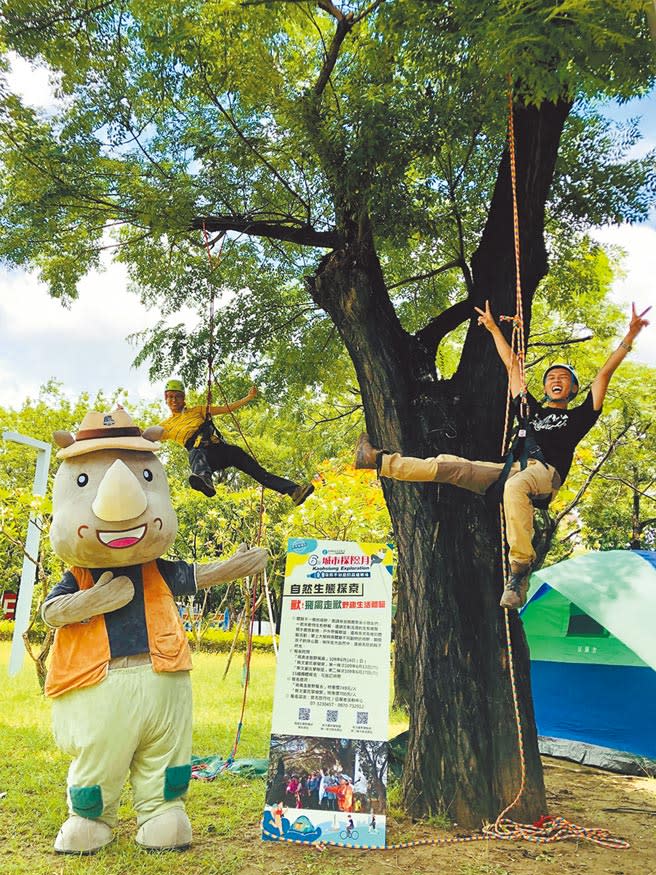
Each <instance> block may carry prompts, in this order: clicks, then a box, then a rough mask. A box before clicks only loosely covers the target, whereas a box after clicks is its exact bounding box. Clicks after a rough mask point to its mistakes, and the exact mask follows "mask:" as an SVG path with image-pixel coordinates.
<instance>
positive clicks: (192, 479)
mask: <svg viewBox="0 0 656 875" xmlns="http://www.w3.org/2000/svg"><path fill="white" fill-rule="evenodd" d="M189 485H190V486H191V488H192V489H195V490H196V491H197V492H202V493H203V495H206V496H207V497H208V498H214V496H215V495H216V489H215V488H214V486H213V485H212V483H211V481H209V480H205V479H204V478H203V477H201V476H200V475H199V474H190V475H189Z"/></svg>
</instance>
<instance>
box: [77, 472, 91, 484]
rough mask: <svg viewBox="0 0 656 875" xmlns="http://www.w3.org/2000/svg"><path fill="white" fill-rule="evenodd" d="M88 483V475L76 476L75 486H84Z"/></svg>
mask: <svg viewBox="0 0 656 875" xmlns="http://www.w3.org/2000/svg"><path fill="white" fill-rule="evenodd" d="M88 482H89V475H88V474H78V475H77V485H78V486H86V485H87V483H88Z"/></svg>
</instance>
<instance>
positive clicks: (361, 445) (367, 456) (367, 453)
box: [354, 431, 380, 468]
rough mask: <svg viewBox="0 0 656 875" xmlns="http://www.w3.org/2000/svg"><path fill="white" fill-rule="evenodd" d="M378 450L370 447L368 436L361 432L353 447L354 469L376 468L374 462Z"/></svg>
mask: <svg viewBox="0 0 656 875" xmlns="http://www.w3.org/2000/svg"><path fill="white" fill-rule="evenodd" d="M378 453H380V450H377V449H376V447H372V445H371V441H370V440H369V435H368V434H367V433H366V432H365V431H363V432H362V434H361V435H360V437H359V438H358V442H357V444H356V446H355V465H354V467H356V468H376V467H377V466H376V461H377V457H378Z"/></svg>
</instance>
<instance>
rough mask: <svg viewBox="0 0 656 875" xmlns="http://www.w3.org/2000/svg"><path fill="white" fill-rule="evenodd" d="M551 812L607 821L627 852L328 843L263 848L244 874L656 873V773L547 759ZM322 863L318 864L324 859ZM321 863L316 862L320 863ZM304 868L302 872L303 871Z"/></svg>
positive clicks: (393, 835) (397, 836)
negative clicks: (312, 848)
mask: <svg viewBox="0 0 656 875" xmlns="http://www.w3.org/2000/svg"><path fill="white" fill-rule="evenodd" d="M543 763H544V772H545V782H546V787H547V800H548V804H549V813H550V814H551V815H559V816H561V817H564V818H566V819H567V820H569V821H571V822H573V823H576V824H577V825H580V826H585V827H602V828H605V829H607V830H609V832H611V833H612V834H613V835H615V836H619V837H622V838H624V839H626V840H627V841H628V842H629V843H630V845H631V847H630V848H629V849H628V850H607V849H606V848H602V847H598V846H597V845H594V844H591V843H589V842H586V841H565V842H559V843H554V844H547V845H536V844H533V843H529V842H525V841H517V842H498V841H490V842H480V843H473V844H458V845H453V846H448V847H419V848H410V849H407V850H398V851H394V850H390V851H353V850H347V849H335V848H328V849H326V850H325V851H324V853H323V854H321V855H319V854H317V855H316V856H317V859H316V863H315V865H313V864H312V859H313V858H312V856H311V854H312V853H316V852H309V851H308V850H306V849H304V848H296V847H292V846H271V845H269V844H267V845H266V846H265V847H262V846H260V848H261V851H260V852H258V853H257V854H256V855H252V856H251V858H250V861H249V863H248V864H247V865H246V866H245V867H244V869H243V875H255V873H260V872H267V873H269V872H274V871H275V872H277V873H287V872H290V873H291V872H298V871H300V870H302V871H305V872H312V871H315V872H317V871H321V872H323V871H325V870H324V868H323V867H324V865H325V864H326V862H327V860H326V857H328V856H331V857H333V858H334V871H336V872H340V871H344V870H345V869H346V870H348V872H349V873H360V872H361V873H366V875H378V873H391V872H409V873H424V872H431V873H432V872H439V873H442V872H443V873H454V875H535V873H541V875H551V873H554V875H581V873H592V875H597V873H598V875H656V778H649V777H644V778H640V777H628V776H624V775H615V774H611V773H609V772H603V771H601V770H599V769H593V768H590V767H587V766H579V765H576V764H574V763H569V762H565V761H562V760H556V759H551V758H548V757H545V758H544V759H543ZM458 834H461V833H460V832H459V831H458V829H457V828H454V829H452V830H449V831H446V830H439V829H436V828H434V827H432V826H429V825H424V824H412V823H411V822H410V821H409V820H408V821H405V822H404V821H401V820H393V821H392V822H389V821H388V839H387V840H388V843H390V844H391V843H394V842H395V841H399V840H410V839H420V838H428V837H430V836H433V837H436V836H449V835H458ZM319 861H320V862H319ZM316 864H319V865H316ZM299 866H300V870H299Z"/></svg>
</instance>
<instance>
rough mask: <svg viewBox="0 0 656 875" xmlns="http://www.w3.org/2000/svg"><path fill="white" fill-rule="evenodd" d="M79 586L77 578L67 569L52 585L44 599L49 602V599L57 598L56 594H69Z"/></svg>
mask: <svg viewBox="0 0 656 875" xmlns="http://www.w3.org/2000/svg"><path fill="white" fill-rule="evenodd" d="M79 588H80V587H79V586H78V584H77V580H76V579H75V578H74V577H73V575H72V574H71V572H70V571H67V572H66V573H65V574H64V576H63V577H62V579H61V580H60V581H59V583H58V584H57V586H53V588H52V589H51V590H50V592H49V593H48V595H47V596H46V598H45V600H46V601H47V602H49V601H50V599H54V598H57V596H58V595H70V594H71V593H74V592H77V591H78V590H79Z"/></svg>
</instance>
